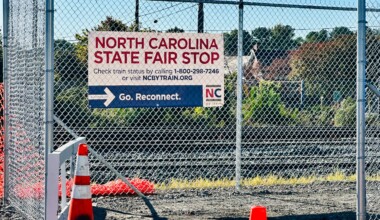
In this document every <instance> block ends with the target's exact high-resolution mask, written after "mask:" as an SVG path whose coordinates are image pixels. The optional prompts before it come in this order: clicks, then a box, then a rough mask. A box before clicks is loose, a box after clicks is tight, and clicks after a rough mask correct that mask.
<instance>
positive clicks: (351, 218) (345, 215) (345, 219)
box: [213, 212, 380, 220]
mask: <svg viewBox="0 0 380 220" xmlns="http://www.w3.org/2000/svg"><path fill="white" fill-rule="evenodd" d="M376 217H377V218H379V217H380V215H376ZM376 217H375V219H376ZM372 218H374V216H373V215H372ZM213 219H215V220H248V218H243V217H223V218H213ZM355 219H356V213H355V212H337V213H323V214H314V215H291V216H281V217H269V218H268V220H355ZM367 219H369V217H367Z"/></svg>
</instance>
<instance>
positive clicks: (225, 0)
mask: <svg viewBox="0 0 380 220" xmlns="http://www.w3.org/2000/svg"><path fill="white" fill-rule="evenodd" d="M149 1H158V2H160V1H161V2H183V3H206V4H222V5H239V4H243V5H249V6H261V7H274V8H298V9H315V10H332V11H357V8H356V7H343V6H322V5H300V4H281V3H269V2H246V1H243V2H239V1H230V0H149ZM366 10H367V12H380V8H367V9H366Z"/></svg>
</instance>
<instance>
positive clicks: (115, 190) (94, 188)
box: [14, 178, 155, 199]
mask: <svg viewBox="0 0 380 220" xmlns="http://www.w3.org/2000/svg"><path fill="white" fill-rule="evenodd" d="M130 182H131V184H132V185H133V186H135V187H136V188H137V189H138V190H139V191H140V192H142V193H143V194H145V195H147V194H153V193H154V192H155V189H154V184H153V183H152V182H150V181H148V180H144V179H138V178H135V179H131V180H130ZM73 183H74V182H73V180H68V181H67V182H66V197H70V195H71V189H72V186H73ZM61 187H62V186H61V184H60V185H59V196H60V197H61V196H62V192H61ZM43 189H44V184H43V182H40V183H36V184H28V186H23V185H18V186H16V187H15V188H14V190H15V192H16V195H17V196H18V197H19V198H21V199H31V198H33V199H40V198H42V196H43V195H44V190H43ZM91 193H92V195H93V196H110V195H134V194H136V193H135V192H134V191H133V190H132V189H131V188H130V187H129V186H128V185H127V184H125V183H124V182H123V181H121V180H114V181H110V182H108V183H106V184H95V183H93V184H91Z"/></svg>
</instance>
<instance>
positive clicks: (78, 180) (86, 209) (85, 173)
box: [68, 144, 94, 220]
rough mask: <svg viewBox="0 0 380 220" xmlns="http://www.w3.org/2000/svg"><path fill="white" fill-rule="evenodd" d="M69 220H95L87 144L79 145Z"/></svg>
mask: <svg viewBox="0 0 380 220" xmlns="http://www.w3.org/2000/svg"><path fill="white" fill-rule="evenodd" d="M68 220H94V213H93V211H92V201H91V188H90V167H89V163H88V149H87V145H86V144H81V145H79V148H78V154H77V162H76V167H75V176H74V186H73V189H72V191H71V203H70V210H69V218H68Z"/></svg>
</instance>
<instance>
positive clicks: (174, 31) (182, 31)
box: [166, 26, 185, 33]
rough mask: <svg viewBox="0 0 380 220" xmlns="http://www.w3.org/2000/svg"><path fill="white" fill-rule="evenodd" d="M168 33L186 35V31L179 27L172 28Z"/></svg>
mask: <svg viewBox="0 0 380 220" xmlns="http://www.w3.org/2000/svg"><path fill="white" fill-rule="evenodd" d="M166 33H185V30H183V29H182V28H178V27H177V26H176V27H174V28H170V29H168V30H167V31H166Z"/></svg>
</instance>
